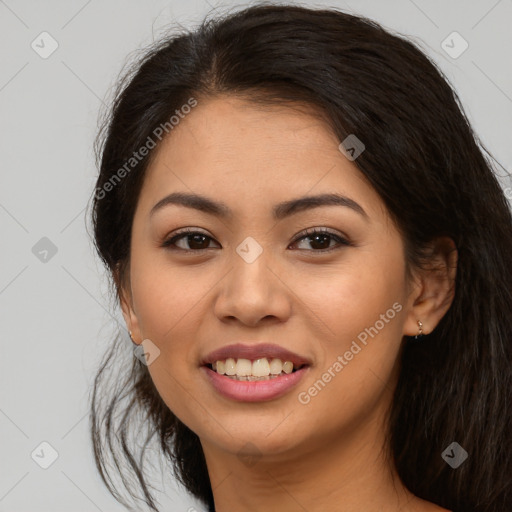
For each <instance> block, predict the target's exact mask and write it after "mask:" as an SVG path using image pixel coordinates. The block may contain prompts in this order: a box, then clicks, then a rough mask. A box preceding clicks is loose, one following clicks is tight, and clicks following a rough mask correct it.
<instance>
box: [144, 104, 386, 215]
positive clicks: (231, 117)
mask: <svg viewBox="0 0 512 512" xmlns="http://www.w3.org/2000/svg"><path fill="white" fill-rule="evenodd" d="M338 146H339V140H338V138H337V137H336V135H335V134H334V133H333V131H332V130H331V129H330V127H329V126H328V124H327V123H326V122H325V121H324V120H323V118H322V117H321V116H320V115H319V114H318V113H316V112H315V111H314V110H313V109H312V108H307V107H304V106H300V105H297V106H293V107H292V108H290V106H288V105H286V106H268V105H256V104H254V103H252V102H248V101H246V100H242V99H239V98H232V97H221V98H215V99H211V100H206V101H203V102H201V101H199V102H198V105H197V106H196V107H195V108H194V109H193V110H192V112H191V113H190V114H188V115H186V116H184V118H183V119H181V120H180V122H179V124H178V125H177V126H175V127H174V129H173V130H172V131H171V133H170V134H169V135H168V136H167V138H166V139H164V140H163V142H162V144H161V145H160V146H159V148H158V149H157V150H156V151H157V153H156V154H155V155H154V159H153V161H152V163H151V165H150V167H149V168H148V170H147V174H146V177H145V180H144V181H145V183H144V186H143V191H142V193H141V198H140V199H141V201H142V202H145V201H147V202H148V204H147V205H146V207H147V208H150V207H151V206H152V205H150V204H149V203H150V202H153V204H154V202H155V201H158V200H159V199H161V197H162V196H164V195H165V194H167V193H170V192H172V191H173V190H180V191H184V192H193V193H198V194H205V195H208V196H215V197H218V198H221V199H222V200H223V201H224V202H226V203H228V204H229V203H232V204H239V203H246V202H247V200H248V199H251V200H253V199H254V200H255V199H257V198H261V200H262V201H263V200H265V199H267V201H266V203H267V204H268V199H269V198H274V199H275V201H274V200H272V202H273V203H274V202H278V201H279V200H286V199H289V198H291V197H299V196H303V195H305V194H313V193H314V194H319V193H329V192H339V193H343V194H345V195H349V196H357V197H359V198H360V200H361V201H362V202H366V203H368V209H370V210H371V208H372V207H378V206H381V205H379V202H380V201H379V198H378V196H377V194H376V193H375V191H374V190H373V189H372V188H371V187H370V186H369V184H368V183H367V181H366V180H365V179H364V176H363V174H362V173H361V172H360V170H359V169H358V168H357V166H356V165H355V164H354V163H353V162H351V161H349V160H348V159H347V158H346V157H345V156H344V155H343V154H342V153H341V152H340V151H339V149H338ZM358 202H359V201H358ZM268 208H270V205H269V206H268ZM235 213H236V212H235Z"/></svg>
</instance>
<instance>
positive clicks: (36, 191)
mask: <svg viewBox="0 0 512 512" xmlns="http://www.w3.org/2000/svg"><path fill="white" fill-rule="evenodd" d="M210 2H211V3H210ZM213 2H214V0H192V1H190V2H183V1H164V0H159V1H157V0H153V1H145V2H141V1H139V2H137V1H134V0H129V1H126V0H124V1H120V0H108V1H100V0H90V1H86V0H77V1H67V2H64V1H45V2H36V1H32V2H29V1H20V0H18V1H16V0H5V1H2V0H0V47H1V49H2V50H1V66H0V109H1V110H0V111H1V115H0V125H1V132H0V133H1V139H0V144H1V157H2V158H1V162H0V166H1V172H0V177H1V186H0V225H1V249H2V250H1V251H0V315H1V317H0V318H1V322H0V332H1V336H2V342H1V345H0V346H1V348H2V354H1V355H2V357H1V358H0V364H1V369H0V376H1V377H0V378H1V381H0V389H1V400H0V430H1V434H2V435H1V451H0V460H1V461H2V463H1V469H0V512H7V511H9V512H21V511H23V512H27V511H31V512H39V511H41V512H42V511H52V512H58V511H66V512H81V511H83V512H85V511H87V512H89V511H92V512H94V511H97V510H100V511H105V512H106V511H118V510H124V508H123V507H121V506H120V505H119V504H117V502H116V501H115V500H114V499H113V498H112V497H111V496H110V494H108V492H107V491H106V489H105V488H104V487H103V485H102V483H101V481H100V478H99V476H98V475H97V472H96V469H95V466H94V462H93V458H92V450H91V447H90V444H89V437H88V418H87V414H88V410H87V398H88V395H89V391H90V388H91V384H92V379H93V376H94V372H95V369H96V366H97V365H98V362H99V359H100V357H101V355H102V354H103V352H104V349H105V348H106V346H107V345H108V344H109V339H110V336H111V334H112V332H113V329H114V328H115V325H116V321H115V320H117V321H122V317H121V315H120V313H119V311H117V310H115V311H113V309H112V308H111V306H110V305H109V302H108V296H107V294H106V291H107V286H106V285H107V281H106V278H105V276H104V272H103V269H102V267H101V264H100V263H99V261H98V259H97V258H96V257H95V255H94V251H93V247H92V244H91V242H90V238H89V236H88V234H87V231H86V227H85V219H84V214H85V208H86V205H87V202H88V200H89V198H90V195H91V193H92V190H93V187H94V182H95V174H96V171H95V165H94V160H93V152H92V142H93V138H94V135H95V134H96V130H97V120H98V114H99V111H100V107H101V106H102V103H103V102H106V103H108V99H109V97H110V95H109V94H110V93H109V91H110V89H111V87H112V85H113V84H114V83H115V80H116V77H117V75H118V73H119V72H120V71H121V69H122V67H123V65H124V63H125V62H126V61H127V58H128V56H129V54H131V53H132V52H133V51H134V50H137V49H138V48H142V47H144V46H145V45H147V44H149V43H150V42H151V41H153V39H154V38H158V37H159V35H160V34H161V33H162V30H163V29H164V28H165V27H166V26H167V25H168V24H169V23H170V22H178V23H181V24H182V25H184V26H187V27H191V26H193V25H195V24H197V23H198V22H199V21H200V20H201V19H202V17H203V16H204V15H205V14H206V13H207V12H208V11H210V10H211V9H212V7H213V6H214V4H213ZM215 5H216V6H219V7H220V8H221V9H223V8H225V7H226V6H229V7H234V6H242V5H244V3H236V4H235V3H230V2H225V3H219V4H215ZM304 5H311V6H315V5H317V6H320V5H325V6H335V7H339V8H343V9H346V10H347V11H349V12H353V13H360V14H365V15H367V16H369V17H370V18H373V19H375V20H377V21H379V22H381V23H383V24H384V25H385V26H386V27H388V28H391V29H395V30H397V31H399V32H401V33H402V34H405V35H409V36H411V37H413V39H414V40H415V41H417V42H419V43H420V44H421V46H422V47H423V49H424V50H425V51H426V52H427V53H428V54H429V55H430V56H431V57H433V58H434V60H435V61H436V62H438V63H439V65H440V66H441V68H442V69H443V70H444V72H445V73H446V74H447V75H448V77H449V79H450V80H451V82H452V83H453V84H454V85H455V88H456V89H457V91H458V93H459V95H460V97H461V99H462V102H463V104H464V106H465V109H466V112H467V114H468V116H469V119H470V121H471V122H472V123H473V125H474V128H475V130H476V133H477V134H478V135H479V137H480V138H481V140H482V142H483V143H484V144H485V145H486V146H487V148H488V149H489V150H490V151H491V153H492V154H493V155H494V157H495V158H496V159H497V160H498V161H499V162H500V163H501V164H502V166H503V167H502V168H500V167H499V166H498V167H497V169H498V170H499V172H500V174H502V175H503V176H505V174H506V172H505V171H508V172H510V171H511V169H512V144H511V126H512V71H511V69H512V68H511V65H510V63H511V50H512V32H511V31H510V26H511V22H512V1H511V0H499V1H496V0H479V1H471V2H469V1H463V0H459V1H452V2H447V1H445V0H443V1H441V0H438V1H428V2H427V1H426V0H414V1H413V0H394V1H383V0H363V1H347V2H342V1H332V2H317V3H304ZM44 31H46V32H48V33H49V34H50V35H51V37H52V38H53V39H55V40H56V41H57V43H58V48H57V50H56V51H55V52H54V53H53V54H52V55H50V56H49V57H48V58H46V59H44V58H42V57H41V56H40V54H39V53H36V51H35V50H34V49H33V48H32V47H31V44H32V42H33V41H35V43H34V44H38V45H39V47H40V48H41V49H40V50H39V51H42V46H43V44H44V48H45V49H46V50H48V49H49V48H50V40H49V39H45V40H44V43H42V42H41V37H39V35H40V34H41V33H42V32H44ZM453 31H457V32H458V33H459V34H460V35H461V36H462V37H463V38H464V39H465V40H466V41H467V42H468V44H469V47H468V48H467V50H466V51H465V52H463V53H462V54H461V55H460V56H457V58H454V57H453V56H450V55H448V53H446V51H445V50H444V49H443V47H442V42H443V41H444V40H446V38H447V36H448V35H449V34H451V33H452V32H453ZM44 37H47V36H44ZM445 44H449V45H450V46H452V47H453V48H452V50H451V51H452V53H453V52H457V53H458V52H460V50H461V49H462V46H461V43H460V41H457V40H456V39H455V40H454V39H453V38H452V39H448V42H447V43H445ZM502 183H503V187H504V188H505V189H506V190H507V195H508V197H509V198H512V188H511V187H512V182H511V181H510V179H509V178H503V180H502ZM43 237H46V238H48V239H49V240H50V241H51V244H53V246H54V249H53V251H55V249H56V251H57V252H56V253H55V254H52V249H51V247H50V245H51V244H49V242H48V240H43V241H40V240H41V239H42V238H43ZM34 246H35V249H34ZM45 250H47V251H49V252H47V253H45V252H44V251H45ZM112 311H113V313H112V314H111V312H112ZM129 348H130V345H129V341H128V340H127V350H129ZM44 441H45V442H47V443H49V444H50V445H51V446H52V447H53V449H54V450H56V452H57V453H58V457H57V459H56V460H55V462H53V464H51V465H50V466H49V467H48V468H47V469H43V468H41V467H40V466H39V465H38V463H36V460H37V461H38V462H39V463H42V462H44V461H46V462H49V461H50V458H49V457H50V455H51V450H50V449H48V448H47V447H46V446H45V445H43V446H42V447H41V446H40V444H41V443H42V442H44ZM34 450H35V455H34V458H32V457H31V454H32V453H33V452H34ZM34 459H35V460H34ZM164 490H165V494H166V496H167V498H163V497H162V500H161V503H162V504H165V509H166V510H172V511H186V510H187V509H189V507H195V508H196V510H198V511H199V510H202V509H201V507H200V506H199V504H198V503H197V502H196V501H194V500H193V499H191V498H190V497H189V496H188V495H187V494H186V493H185V492H184V491H183V490H180V489H177V490H176V488H175V487H173V486H172V484H166V488H165V489H164Z"/></svg>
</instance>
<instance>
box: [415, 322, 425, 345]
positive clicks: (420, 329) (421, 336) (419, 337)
mask: <svg viewBox="0 0 512 512" xmlns="http://www.w3.org/2000/svg"><path fill="white" fill-rule="evenodd" d="M418 327H419V332H418V334H417V335H416V336H414V339H415V340H419V339H421V338H423V324H422V323H421V320H418Z"/></svg>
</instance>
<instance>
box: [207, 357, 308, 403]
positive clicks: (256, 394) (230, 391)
mask: <svg viewBox="0 0 512 512" xmlns="http://www.w3.org/2000/svg"><path fill="white" fill-rule="evenodd" d="M201 370H202V371H203V372H204V373H205V375H206V377H207V378H208V380H209V381H210V383H211V384H212V386H213V387H214V388H215V389H216V390H217V391H218V392H219V393H220V394H221V395H224V396H225V397H227V398H230V399H231V400H236V401H238V402H263V401H266V400H273V399H275V398H279V397H280V396H283V395H284V394H286V393H287V392H288V391H289V390H290V389H291V388H293V387H294V386H296V385H297V384H298V382H299V381H300V380H301V379H302V377H303V376H304V375H305V374H306V372H307V371H308V370H309V366H304V367H303V368H301V369H300V370H297V371H295V372H293V373H289V374H287V375H282V376H280V377H276V378H274V379H269V380H256V381H252V382H250V381H243V380H234V379H230V378H229V377H226V376H225V375H221V374H219V373H217V372H215V371H213V370H211V369H210V368H208V367H207V366H201Z"/></svg>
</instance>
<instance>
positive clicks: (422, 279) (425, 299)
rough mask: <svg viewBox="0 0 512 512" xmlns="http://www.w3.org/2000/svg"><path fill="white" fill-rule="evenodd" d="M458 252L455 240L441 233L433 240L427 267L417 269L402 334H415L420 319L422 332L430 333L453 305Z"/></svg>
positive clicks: (417, 330) (417, 331)
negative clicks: (442, 235)
mask: <svg viewBox="0 0 512 512" xmlns="http://www.w3.org/2000/svg"><path fill="white" fill-rule="evenodd" d="M457 261H458V252H457V248H456V246H455V243H454V242H453V240H452V239H451V238H449V237H439V238H437V239H435V240H434V241H433V242H432V244H431V253H430V256H429V258H428V262H427V265H426V267H427V268H425V269H416V270H414V271H413V273H414V274H415V277H414V284H413V286H412V289H411V292H410V294H409V301H408V313H407V318H406V321H405V323H404V330H403V334H404V335H406V336H416V335H417V334H418V333H419V326H418V320H419V321H421V323H422V324H423V327H422V329H423V334H430V333H431V332H432V331H433V330H434V329H435V328H436V326H437V324H438V323H439V322H440V320H441V319H442V318H443V316H444V315H445V313H446V312H447V311H448V309H449V308H450V306H451V304H452V301H453V297H454V296H455V277H456V273H457Z"/></svg>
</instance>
